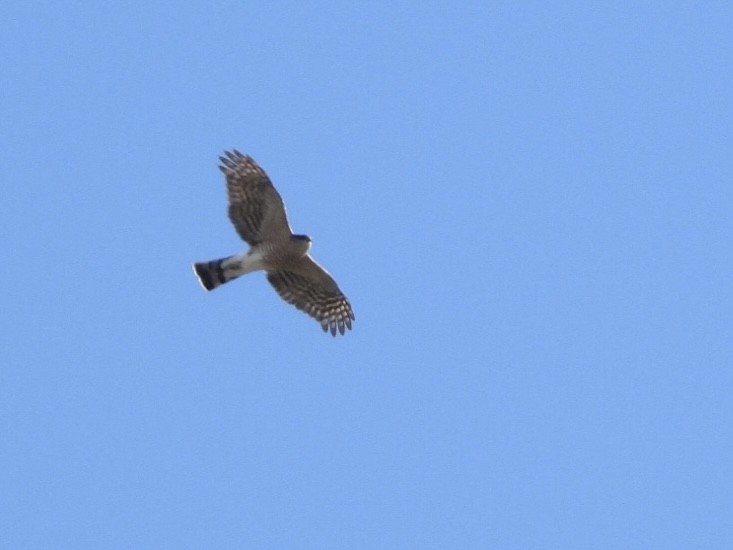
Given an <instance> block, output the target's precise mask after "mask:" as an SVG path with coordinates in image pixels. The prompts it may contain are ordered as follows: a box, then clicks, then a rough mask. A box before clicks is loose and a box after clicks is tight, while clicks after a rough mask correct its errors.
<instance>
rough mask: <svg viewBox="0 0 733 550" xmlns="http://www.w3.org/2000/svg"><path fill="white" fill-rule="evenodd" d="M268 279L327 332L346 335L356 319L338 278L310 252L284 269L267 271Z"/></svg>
mask: <svg viewBox="0 0 733 550" xmlns="http://www.w3.org/2000/svg"><path fill="white" fill-rule="evenodd" d="M267 280H268V281H270V284H271V285H272V286H273V287H274V288H275V290H276V291H277V293H278V294H279V295H280V297H281V298H282V299H283V300H285V301H286V302H287V303H289V304H292V305H294V306H295V307H297V308H298V309H299V310H301V311H303V312H305V313H307V314H308V315H310V316H311V317H313V318H314V319H315V320H316V321H318V322H319V323H320V324H321V328H322V329H323V331H324V332H326V331H328V330H330V331H331V334H332V335H333V336H336V330H337V329H338V331H339V332H340V333H341V334H343V333H344V332H345V331H346V329H347V328H348V329H351V322H352V321H354V320H355V319H356V317H354V312H353V311H352V310H351V304H350V303H349V300H347V299H346V296H344V294H343V293H342V292H341V290H340V289H339V287H338V285H337V284H336V281H334V280H333V278H332V277H331V276H330V275H329V274H328V272H327V271H326V270H325V269H323V268H322V267H321V266H320V265H318V264H317V263H316V262H315V261H314V260H313V258H311V257H310V256H309V255H306V256H304V257H303V258H302V259H301V260H300V261H299V262H297V263H296V264H293V265H290V266H288V268H287V269H285V270H280V271H268V272H267Z"/></svg>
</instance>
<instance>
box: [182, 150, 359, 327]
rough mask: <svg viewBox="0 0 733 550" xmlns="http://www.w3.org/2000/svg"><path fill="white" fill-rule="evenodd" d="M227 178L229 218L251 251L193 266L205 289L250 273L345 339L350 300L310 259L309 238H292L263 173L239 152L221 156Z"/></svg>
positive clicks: (278, 200) (277, 198)
mask: <svg viewBox="0 0 733 550" xmlns="http://www.w3.org/2000/svg"><path fill="white" fill-rule="evenodd" d="M219 158H220V160H221V162H222V164H221V166H220V167H219V169H220V170H221V171H222V172H223V173H224V175H225V177H226V185H227V195H228V198H229V219H230V220H231V222H232V224H233V225H234V228H235V229H236V231H237V233H238V234H239V236H240V237H241V238H242V240H244V241H245V242H246V243H247V244H249V245H250V249H249V251H248V252H247V253H245V254H240V255H237V256H229V257H227V258H222V259H219V260H213V261H209V262H197V263H194V264H193V269H194V273H195V274H196V276H197V277H198V279H199V282H200V283H201V286H203V287H204V289H206V290H213V289H215V288H216V287H218V286H220V285H222V284H224V283H227V282H229V281H231V280H234V279H236V278H237V277H240V276H242V275H245V274H247V273H251V272H253V271H265V273H266V275H267V280H268V281H269V282H270V284H271V285H272V287H273V288H274V289H275V290H276V291H277V293H278V294H279V295H280V297H281V298H282V299H283V300H285V301H286V302H287V303H289V304H291V305H293V306H295V307H296V308H298V309H299V310H301V311H303V312H305V313H307V314H308V315H309V316H311V317H312V318H313V319H315V320H316V321H318V322H319V323H320V325H321V328H323V330H324V331H330V332H331V334H332V335H334V336H335V335H336V333H337V332H339V333H341V334H344V333H345V332H346V329H351V325H352V321H354V320H355V317H354V312H353V310H352V309H351V304H350V303H349V300H348V299H347V298H346V296H344V294H343V293H342V292H341V290H340V289H339V287H338V285H337V284H336V281H334V280H333V278H332V277H331V275H329V273H328V272H327V271H326V270H325V269H324V268H322V267H321V266H320V265H318V263H316V261H315V260H313V258H311V256H310V255H309V254H308V251H309V249H310V246H311V239H310V237H307V236H305V235H293V233H292V231H291V229H290V225H289V224H288V220H287V215H286V213H285V205H284V204H283V201H282V199H281V198H280V194H279V193H278V192H277V190H276V189H275V187H274V186H273V185H272V182H271V181H270V178H269V177H268V176H267V174H266V173H265V171H264V170H262V168H260V167H259V165H258V164H257V163H256V162H255V161H254V160H253V159H252V158H251V157H250V156H248V155H243V154H241V153H240V152H239V151H236V150H234V151H232V152H226V153H225V156H223V157H219Z"/></svg>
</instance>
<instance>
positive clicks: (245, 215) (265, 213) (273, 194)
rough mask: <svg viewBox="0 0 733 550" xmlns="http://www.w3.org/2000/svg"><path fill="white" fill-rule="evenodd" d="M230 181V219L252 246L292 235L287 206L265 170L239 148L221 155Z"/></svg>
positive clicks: (241, 235)
mask: <svg viewBox="0 0 733 550" xmlns="http://www.w3.org/2000/svg"><path fill="white" fill-rule="evenodd" d="M219 159H220V160H221V166H219V169H220V170H221V171H222V172H224V175H225V176H226V180H227V195H228V197H229V219H230V220H231V222H232V224H234V228H235V229H236V230H237V233H239V236H240V237H242V239H243V240H244V241H245V242H247V243H248V244H249V245H256V244H259V243H261V242H262V241H272V240H280V239H287V238H289V237H290V235H291V231H290V226H289V225H288V218H287V215H286V214H285V205H284V204H283V200H282V198H281V197H280V194H279V193H278V192H277V190H276V189H275V187H274V186H273V185H272V182H271V181H270V178H269V177H268V176H267V174H266V173H265V171H264V170H263V169H262V168H260V166H259V165H258V164H257V163H256V162H255V161H254V160H253V159H252V157H250V156H249V155H243V154H242V153H240V152H239V151H237V150H236V149H235V150H234V151H231V152H230V151H227V152H226V153H225V156H222V157H219Z"/></svg>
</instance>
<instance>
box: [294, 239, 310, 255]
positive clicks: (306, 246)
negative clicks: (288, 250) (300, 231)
mask: <svg viewBox="0 0 733 550" xmlns="http://www.w3.org/2000/svg"><path fill="white" fill-rule="evenodd" d="M290 239H291V240H292V241H293V242H294V243H297V244H298V250H300V251H302V253H303V255H304V256H305V255H306V254H308V251H309V250H310V249H311V243H312V242H313V241H311V238H310V237H309V236H308V235H293V236H292V237H290Z"/></svg>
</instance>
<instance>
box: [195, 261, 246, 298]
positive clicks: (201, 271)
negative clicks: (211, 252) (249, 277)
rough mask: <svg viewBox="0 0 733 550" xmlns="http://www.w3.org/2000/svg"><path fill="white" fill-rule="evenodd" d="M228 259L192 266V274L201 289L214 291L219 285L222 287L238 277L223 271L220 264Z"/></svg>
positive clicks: (197, 263)
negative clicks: (196, 278) (194, 275)
mask: <svg viewBox="0 0 733 550" xmlns="http://www.w3.org/2000/svg"><path fill="white" fill-rule="evenodd" d="M230 257H231V256H230ZM228 259H229V258H222V259H221V260H212V261H210V262H196V263H195V264H193V272H194V273H195V274H196V277H198V280H199V283H201V286H202V287H204V288H205V289H206V290H214V289H215V288H216V287H218V286H219V285H223V284H224V283H226V282H229V281H231V280H232V279H236V278H237V277H238V276H239V274H233V273H231V271H230V272H229V273H227V272H225V271H224V268H223V267H222V264H223V263H224V262H225V261H226V260H228Z"/></svg>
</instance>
